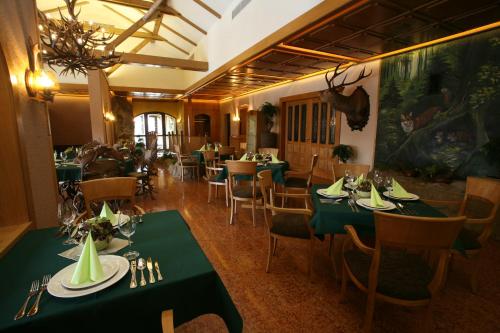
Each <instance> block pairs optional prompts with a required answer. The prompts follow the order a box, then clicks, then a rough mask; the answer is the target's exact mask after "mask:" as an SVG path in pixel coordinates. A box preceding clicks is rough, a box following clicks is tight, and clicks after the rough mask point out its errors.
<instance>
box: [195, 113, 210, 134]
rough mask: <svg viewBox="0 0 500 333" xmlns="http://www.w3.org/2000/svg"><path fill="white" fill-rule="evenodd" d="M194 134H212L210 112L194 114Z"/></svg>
mask: <svg viewBox="0 0 500 333" xmlns="http://www.w3.org/2000/svg"><path fill="white" fill-rule="evenodd" d="M194 135H195V136H205V135H206V136H210V116H209V115H208V114H204V113H202V114H197V115H195V116H194Z"/></svg>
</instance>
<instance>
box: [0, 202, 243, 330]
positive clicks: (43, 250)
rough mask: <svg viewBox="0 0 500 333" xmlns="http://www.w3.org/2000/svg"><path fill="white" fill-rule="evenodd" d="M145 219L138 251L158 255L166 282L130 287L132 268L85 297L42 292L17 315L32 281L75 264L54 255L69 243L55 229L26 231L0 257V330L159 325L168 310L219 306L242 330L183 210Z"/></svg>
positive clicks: (196, 311)
mask: <svg viewBox="0 0 500 333" xmlns="http://www.w3.org/2000/svg"><path fill="white" fill-rule="evenodd" d="M143 220H144V223H142V224H140V225H138V227H137V230H136V234H135V235H134V236H132V240H133V242H134V244H133V248H134V249H135V250H137V251H139V252H140V254H141V257H144V258H147V257H148V256H151V257H152V258H153V259H158V262H159V264H160V268H161V272H162V274H163V277H164V279H163V281H157V282H156V283H155V284H149V283H148V285H147V286H145V287H137V288H136V289H130V288H129V283H130V274H128V273H127V275H125V277H124V278H123V279H121V280H120V281H119V282H117V283H116V284H114V285H113V286H111V287H109V288H107V289H105V290H102V291H100V292H97V293H95V294H92V295H88V296H84V297H79V298H72V299H62V298H55V297H53V296H51V295H49V294H48V293H44V295H43V297H42V300H41V302H40V312H39V313H38V314H37V315H36V316H34V317H31V318H26V317H25V318H22V319H20V320H18V321H14V320H13V318H14V315H15V314H16V313H17V311H18V309H19V308H20V306H21V305H22V303H23V301H24V299H25V297H26V296H27V291H28V289H29V287H30V285H31V281H33V280H34V279H41V278H42V276H43V275H44V274H48V273H50V274H52V275H54V274H55V273H57V272H58V271H59V270H60V269H62V268H63V267H65V266H67V265H69V264H71V263H72V261H71V260H68V259H65V258H62V257H60V256H58V255H57V254H58V253H60V252H62V251H63V250H65V249H67V248H68V247H67V246H64V245H62V239H57V238H55V237H54V236H55V233H56V228H49V229H43V230H35V231H31V232H29V233H28V234H26V235H25V236H24V237H23V238H22V239H21V240H20V241H19V242H18V243H17V244H16V245H15V246H14V247H13V248H12V249H11V250H10V252H9V253H7V255H6V256H5V257H3V258H2V259H0V272H1V273H2V274H0V295H1V297H0V309H2V311H0V332H27V331H29V332H58V331H61V332H71V331H86V332H120V331H123V332H131V331H133V330H136V332H161V320H160V315H161V311H162V310H166V309H173V311H174V322H175V325H176V326H177V325H180V324H182V323H184V322H187V321H189V320H191V319H193V318H195V317H197V316H200V315H202V314H208V313H214V314H217V315H219V316H220V317H222V319H223V320H224V321H225V323H226V325H227V327H228V329H229V331H230V332H241V331H242V327H243V321H242V318H241V316H240V314H239V313H238V310H237V309H236V307H235V305H234V304H233V301H232V300H231V297H230V295H229V293H228V291H227V290H226V288H225V287H224V284H223V283H222V281H221V279H220V277H219V276H218V274H217V272H216V271H215V270H214V268H213V267H212V265H211V264H210V262H209V261H208V259H207V257H206V256H205V254H204V253H203V251H202V250H201V248H200V246H199V245H198V243H197V242H196V240H195V239H194V237H193V235H192V234H191V232H190V230H189V227H188V225H187V224H186V223H185V222H184V220H183V218H182V217H181V215H180V214H179V212H177V211H164V212H157V213H150V214H146V215H144V218H143ZM126 250H127V248H125V249H123V250H121V251H120V252H118V254H121V253H123V252H125V251H126ZM137 276H138V278H139V274H138V275H137ZM146 277H147V274H146ZM30 303H31V302H30Z"/></svg>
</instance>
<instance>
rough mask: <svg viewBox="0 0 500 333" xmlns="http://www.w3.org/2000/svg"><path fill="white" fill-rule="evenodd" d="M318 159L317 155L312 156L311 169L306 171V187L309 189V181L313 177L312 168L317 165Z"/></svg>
mask: <svg viewBox="0 0 500 333" xmlns="http://www.w3.org/2000/svg"><path fill="white" fill-rule="evenodd" d="M318 157H319V155H318V154H314V155H313V156H312V158H311V167H310V168H309V171H308V176H307V186H308V187H309V186H310V185H311V181H312V176H313V171H314V167H315V166H316V164H317V163H318Z"/></svg>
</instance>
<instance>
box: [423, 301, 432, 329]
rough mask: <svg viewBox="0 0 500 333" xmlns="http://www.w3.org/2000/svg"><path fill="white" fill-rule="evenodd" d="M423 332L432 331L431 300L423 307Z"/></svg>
mask: <svg viewBox="0 0 500 333" xmlns="http://www.w3.org/2000/svg"><path fill="white" fill-rule="evenodd" d="M423 326H424V327H423V330H422V331H423V332H432V326H433V325H432V300H431V301H430V302H429V304H428V305H427V308H426V309H425V318H424V322H423Z"/></svg>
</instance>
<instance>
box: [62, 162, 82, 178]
mask: <svg viewBox="0 0 500 333" xmlns="http://www.w3.org/2000/svg"><path fill="white" fill-rule="evenodd" d="M56 174H57V181H58V182H66V181H80V180H82V167H81V165H79V164H61V165H57V166H56Z"/></svg>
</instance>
